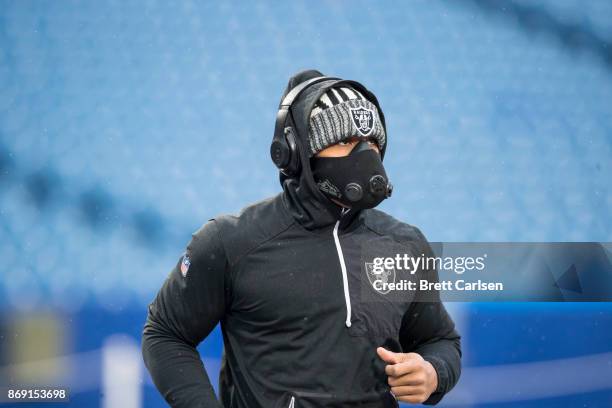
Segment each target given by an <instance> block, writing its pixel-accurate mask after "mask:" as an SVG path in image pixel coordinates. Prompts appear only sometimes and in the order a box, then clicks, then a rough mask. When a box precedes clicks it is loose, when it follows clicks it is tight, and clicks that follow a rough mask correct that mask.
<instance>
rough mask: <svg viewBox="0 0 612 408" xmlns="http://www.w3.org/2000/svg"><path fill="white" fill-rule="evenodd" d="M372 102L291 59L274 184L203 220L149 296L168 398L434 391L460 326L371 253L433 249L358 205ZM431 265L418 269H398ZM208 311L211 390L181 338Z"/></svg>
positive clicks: (442, 380)
mask: <svg viewBox="0 0 612 408" xmlns="http://www.w3.org/2000/svg"><path fill="white" fill-rule="evenodd" d="M387 144H388V143H387V134H386V127H385V121H384V115H383V113H382V110H381V108H380V105H379V103H378V101H377V99H376V97H375V96H374V94H372V93H371V92H369V91H368V90H367V89H366V88H365V87H364V86H363V85H361V84H360V83H358V82H355V81H348V80H341V79H338V78H329V77H324V76H323V75H322V74H321V73H320V72H318V71H314V70H308V71H303V72H300V73H298V74H296V75H295V76H294V77H292V78H291V79H290V81H289V84H288V86H287V89H286V90H285V92H284V94H283V98H282V99H281V107H280V109H279V114H278V117H277V124H276V130H275V135H274V139H273V143H272V147H271V154H272V159H273V161H274V162H275V164H276V165H277V166H278V167H279V169H280V170H281V171H280V181H281V185H282V187H283V191H282V192H281V193H279V194H278V195H276V196H275V197H271V198H269V199H266V200H263V201H260V202H257V203H255V204H252V205H250V206H248V207H246V208H244V209H243V210H242V211H241V212H240V213H239V214H238V215H236V216H230V215H223V216H219V217H215V218H212V219H210V220H209V221H208V222H207V223H205V224H204V225H203V226H202V227H201V228H200V229H199V230H198V231H196V232H195V233H194V234H193V237H192V240H191V242H190V243H189V244H188V246H187V248H186V251H185V253H184V254H183V255H182V256H181V257H180V258H179V260H178V262H177V264H176V266H175V267H174V269H173V270H172V272H171V273H170V275H169V276H168V278H167V279H166V281H165V283H164V285H163V287H162V288H161V289H160V291H159V293H158V294H157V296H156V298H155V300H154V301H153V302H152V303H151V304H150V306H149V313H148V318H147V322H146V324H145V328H144V332H143V341H142V349H143V356H144V360H145V363H146V366H147V368H148V370H149V372H150V373H151V376H152V378H153V381H154V382H155V385H156V386H157V388H158V389H159V391H160V392H161V393H162V395H163V396H164V398H165V399H166V401H167V402H168V403H169V404H170V405H171V406H173V407H220V406H223V407H225V408H229V407H231V408H259V407H261V408H276V407H283V408H286V407H289V408H298V407H300V408H314V407H337V408H343V407H363V408H383V407H385V408H386V407H397V406H398V403H397V401H398V400H400V401H406V402H411V403H420V402H424V403H425V404H435V403H437V402H438V401H440V399H441V398H442V397H443V395H444V394H445V393H447V392H448V391H449V390H450V389H451V388H452V387H453V386H454V385H455V384H456V382H457V380H458V379H459V375H460V371H461V361H460V359H461V348H460V337H459V335H458V333H457V332H456V331H455V328H454V323H453V321H452V320H451V318H450V317H449V315H448V314H447V312H446V310H445V308H444V305H443V304H442V303H441V302H440V301H439V296H438V294H437V292H433V293H432V292H425V291H419V290H409V291H402V290H390V289H388V288H389V287H390V286H388V285H387V286H383V285H382V284H383V283H384V284H389V283H394V282H395V281H398V282H399V281H400V276H398V275H399V273H400V271H396V270H395V269H393V268H391V269H389V268H386V267H385V268H383V269H382V270H381V269H380V268H378V269H377V268H374V267H373V265H375V264H376V261H375V259H376V258H379V259H382V258H389V257H394V256H395V255H397V254H409V255H410V256H414V257H418V256H423V255H424V256H433V253H432V250H431V247H430V246H429V244H428V242H427V240H426V239H425V237H424V236H423V234H422V233H421V231H420V230H419V229H418V228H416V227H414V226H411V225H408V224H406V223H403V222H400V221H398V220H396V219H395V218H393V217H391V216H389V215H387V214H385V213H383V212H381V211H378V210H375V209H373V207H375V206H376V205H378V204H379V203H380V202H381V201H382V200H383V199H385V198H386V197H388V196H390V194H391V185H390V183H389V182H388V177H387V175H386V173H385V170H384V167H383V165H382V159H383V158H384V154H385V151H386V148H387ZM415 276H418V279H426V280H427V281H430V282H433V281H437V280H438V276H437V272H436V270H435V269H432V270H425V269H423V270H419V271H418V272H417V273H416V274H409V275H407V276H402V277H401V278H405V279H408V280H410V279H414V277H415ZM217 323H221V330H222V333H223V341H224V346H225V353H224V356H223V366H222V370H221V376H220V379H219V391H220V398H219V400H217V398H216V396H215V394H214V391H213V388H212V386H211V383H210V380H209V378H208V376H207V375H206V372H205V370H204V367H203V364H202V361H201V359H200V356H199V354H198V352H197V350H196V346H197V345H198V344H199V343H200V342H201V341H202V340H203V339H204V338H206V336H208V334H209V333H210V332H211V330H212V329H213V328H214V327H215V326H216V325H217Z"/></svg>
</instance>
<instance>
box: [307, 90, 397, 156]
mask: <svg viewBox="0 0 612 408" xmlns="http://www.w3.org/2000/svg"><path fill="white" fill-rule="evenodd" d="M353 136H365V137H373V138H375V139H376V140H377V141H378V146H379V147H380V148H381V149H382V148H383V146H384V145H385V142H386V135H385V129H384V127H383V125H382V123H381V121H380V117H379V115H378V109H377V108H376V105H374V104H373V103H372V102H370V101H369V100H367V99H366V98H365V97H364V96H363V94H362V93H361V92H359V91H357V90H356V89H353V88H349V87H341V88H330V89H328V90H327V92H325V93H324V94H323V95H321V97H320V98H319V100H317V102H316V103H315V105H314V107H313V109H312V111H311V112H310V126H309V132H308V139H309V140H308V141H309V144H310V153H311V154H312V155H315V154H317V153H318V152H320V151H321V150H323V149H325V148H326V147H328V146H331V145H334V144H336V143H338V142H340V141H342V140H344V139H348V138H350V137H353Z"/></svg>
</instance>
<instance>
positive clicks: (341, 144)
mask: <svg viewBox="0 0 612 408" xmlns="http://www.w3.org/2000/svg"><path fill="white" fill-rule="evenodd" d="M338 144H339V145H340V146H346V145H350V144H351V142H350V141H349V140H341V141H339V142H338Z"/></svg>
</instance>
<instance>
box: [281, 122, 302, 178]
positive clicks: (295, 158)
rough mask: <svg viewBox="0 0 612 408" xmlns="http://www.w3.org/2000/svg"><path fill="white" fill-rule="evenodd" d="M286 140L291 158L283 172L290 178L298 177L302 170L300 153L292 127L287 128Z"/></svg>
mask: <svg viewBox="0 0 612 408" xmlns="http://www.w3.org/2000/svg"><path fill="white" fill-rule="evenodd" d="M285 140H286V141H287V144H286V147H288V151H289V157H288V163H287V165H286V167H285V168H283V169H281V171H282V172H283V173H284V174H285V175H287V176H289V177H292V176H297V175H298V174H300V170H301V165H300V164H301V163H300V152H299V150H298V149H299V148H298V145H297V141H296V140H295V133H294V132H293V128H292V127H286V128H285Z"/></svg>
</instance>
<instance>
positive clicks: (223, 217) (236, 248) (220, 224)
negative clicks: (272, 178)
mask: <svg viewBox="0 0 612 408" xmlns="http://www.w3.org/2000/svg"><path fill="white" fill-rule="evenodd" d="M287 215H288V214H287V213H286V211H285V210H284V208H283V202H282V198H281V194H277V195H275V196H273V197H268V198H265V199H263V200H260V201H257V202H254V203H251V204H249V205H247V206H246V207H243V208H242V209H241V210H240V211H239V212H238V213H237V214H219V215H217V216H215V217H213V218H211V219H209V220H208V222H207V224H208V223H214V224H215V227H216V230H217V231H218V235H219V239H220V240H221V242H222V243H223V246H224V249H225V252H226V253H227V255H228V258H229V260H230V263H232V260H236V259H238V258H240V257H241V256H242V255H243V254H245V253H247V252H249V251H250V250H251V249H252V248H254V247H256V246H258V245H259V244H260V243H262V242H264V241H266V240H269V239H271V238H273V237H274V236H276V235H278V234H279V233H281V232H282V231H284V230H286V229H287V228H289V226H290V225H291V224H292V220H291V219H290V218H289V217H288V216H287Z"/></svg>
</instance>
